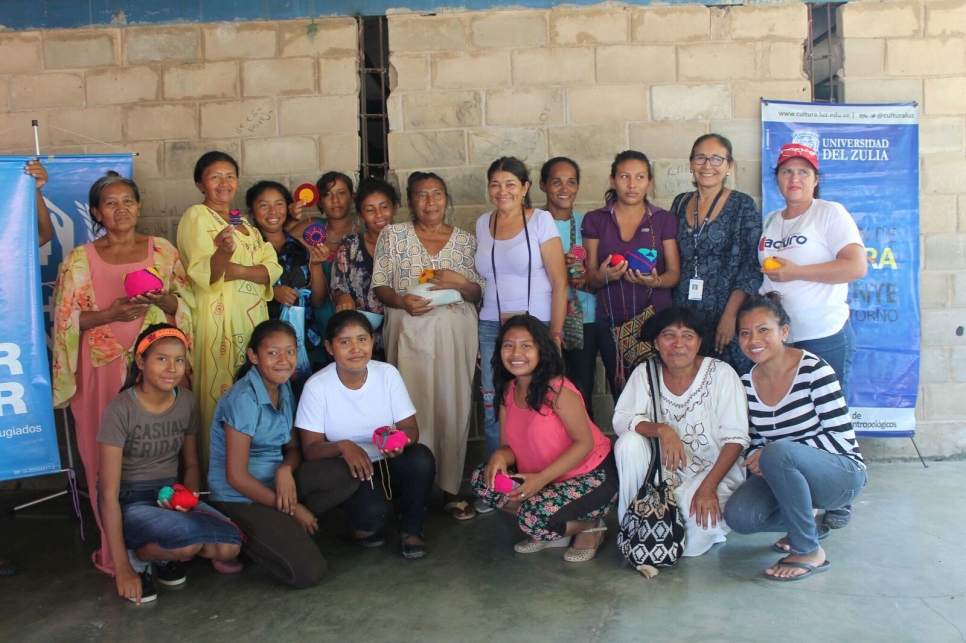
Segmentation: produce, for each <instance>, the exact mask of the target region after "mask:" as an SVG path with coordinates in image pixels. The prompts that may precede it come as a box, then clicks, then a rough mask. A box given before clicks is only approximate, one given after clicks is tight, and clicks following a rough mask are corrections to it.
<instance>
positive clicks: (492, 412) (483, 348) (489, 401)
mask: <svg viewBox="0 0 966 643" xmlns="http://www.w3.org/2000/svg"><path fill="white" fill-rule="evenodd" d="M479 333H480V389H481V390H482V392H483V435H484V437H485V438H486V461H489V459H490V456H491V455H493V452H494V451H496V450H497V449H499V448H500V418H499V416H498V415H497V413H496V406H495V405H494V404H493V363H492V362H493V353H495V352H496V337H497V335H499V334H500V322H495V321H485V320H482V319H481V320H480V325H479Z"/></svg>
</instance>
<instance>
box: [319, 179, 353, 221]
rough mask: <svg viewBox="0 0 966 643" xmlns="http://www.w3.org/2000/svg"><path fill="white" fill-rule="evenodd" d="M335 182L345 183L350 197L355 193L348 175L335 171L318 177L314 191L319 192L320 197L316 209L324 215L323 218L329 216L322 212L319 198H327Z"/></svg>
mask: <svg viewBox="0 0 966 643" xmlns="http://www.w3.org/2000/svg"><path fill="white" fill-rule="evenodd" d="M336 181H342V182H343V183H345V186H346V187H347V188H349V195H350V196H351V195H352V194H353V193H354V192H355V189H354V186H353V184H352V179H350V178H349V175H348V174H345V173H343V172H337V171H335V170H329V171H328V172H326V173H325V174H323V175H322V176H320V177H319V180H318V181H316V182H315V189H317V190H318V191H319V197H320V198H319V202H318V204H317V207H318V208H319V212H322V214H325V216H329V215H328V214H326V213H325V211H324V210H322V198H321V197H324V196H327V195H328V194H329V190H331V189H332V186H333V185H335V183H336Z"/></svg>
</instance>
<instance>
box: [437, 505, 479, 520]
mask: <svg viewBox="0 0 966 643" xmlns="http://www.w3.org/2000/svg"><path fill="white" fill-rule="evenodd" d="M443 511H445V512H446V513H448V514H449V515H451V516H452V517H453V518H455V519H456V520H460V521H462V520H472V519H473V518H476V510H475V509H473V508H472V507H470V503H468V502H466V501H465V500H453V501H451V502H447V503H446V504H445V505H443ZM467 512H468V513H467Z"/></svg>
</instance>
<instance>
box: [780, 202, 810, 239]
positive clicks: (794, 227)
mask: <svg viewBox="0 0 966 643" xmlns="http://www.w3.org/2000/svg"><path fill="white" fill-rule="evenodd" d="M812 203H815V201H814V200H813V201H812ZM812 203H810V204H809V205H808V207H807V208H805V211H804V212H802V213H801V214H800V215H798V216H797V217H795V223H793V224H792V229H791V230H789V231H788V234H787V235H786V234H785V223H786V222H787V221H788V220H787V219H786V218H785V217H784V214H785V212H787V211H788V210H787V209H785V210H782V214H781V215H779V216H781V220H782V237H781V240H782V242H784V241H785V239H786V238H788V237H790V236H792V234H794V232H795V231H796V230H798V229H799V227H800V226H801V224H802V222H803V221H804V220H805V215H807V214H808V213H809V211H810V210H811V209H812Z"/></svg>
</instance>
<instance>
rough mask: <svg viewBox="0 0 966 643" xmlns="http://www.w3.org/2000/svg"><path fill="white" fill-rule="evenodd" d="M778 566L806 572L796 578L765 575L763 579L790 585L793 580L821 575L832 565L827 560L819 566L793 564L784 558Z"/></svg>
mask: <svg viewBox="0 0 966 643" xmlns="http://www.w3.org/2000/svg"><path fill="white" fill-rule="evenodd" d="M778 564H779V565H783V566H785V567H795V568H798V569H804V570H806V571H805V573H804V574H799V575H798V576H772V575H771V574H765V578H767V579H769V580H774V581H778V582H779V583H790V582H791V581H793V580H802V579H803V578H808V577H809V576H814V575H815V574H821V573H822V572H825V571H828V569H829V567H831V566H832V563H830V562H829V561H828V559H827V558H826V559H825V562H824V563H822V564H821V565H809V564H808V563H793V562H790V561H785V559H784V558H782V559H781V560H780V561H778Z"/></svg>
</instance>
